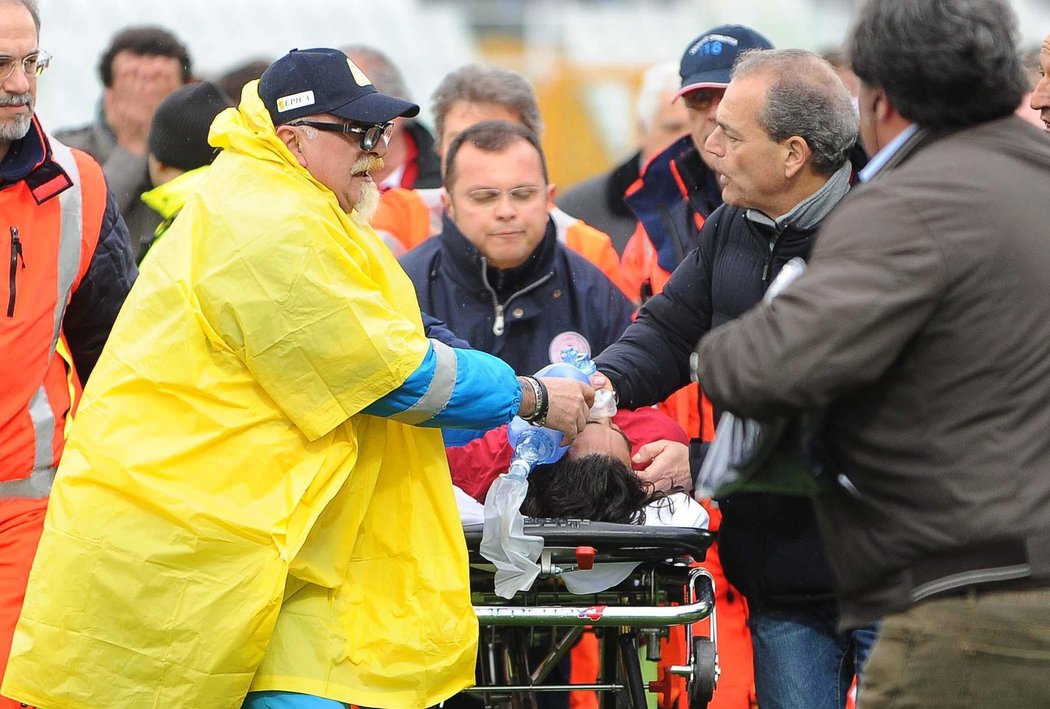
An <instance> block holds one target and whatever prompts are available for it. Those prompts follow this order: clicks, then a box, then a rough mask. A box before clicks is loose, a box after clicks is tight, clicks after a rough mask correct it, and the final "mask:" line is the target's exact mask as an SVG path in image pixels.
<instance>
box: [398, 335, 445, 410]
mask: <svg viewBox="0 0 1050 709" xmlns="http://www.w3.org/2000/svg"><path fill="white" fill-rule="evenodd" d="M430 345H431V347H433V348H434V358H435V359H436V360H437V363H436V366H435V367H434V378H433V379H431V380H430V386H429V387H427V391H426V393H425V394H423V396H421V397H419V401H417V402H416V403H415V404H413V405H412V406H411V407H410V408H408V409H405V410H404V411H402V412H401V413H399V414H395V415H393V416H391V417H390V418H392V419H394V420H395V421H400V422H401V423H407V424H410V425H416V424H419V423H423V422H424V421H429V420H430V419H432V418H434V417H435V416H436V415H438V414H439V413H441V412H442V411H444V410H445V407H446V406H448V402H449V401H450V400H451V399H452V390H453V389H455V388H456V366H457V357H456V351H455V350H454V349H452V348H451V347H449V346H448V345H446V344H445V343H443V342H438V341H437V340H431V341H430Z"/></svg>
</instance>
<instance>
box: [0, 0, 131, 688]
mask: <svg viewBox="0 0 1050 709" xmlns="http://www.w3.org/2000/svg"><path fill="white" fill-rule="evenodd" d="M39 36H40V12H39V9H38V7H37V4H36V2H35V1H33V0H2V1H0V214H2V215H3V224H2V225H0V229H2V231H0V234H2V240H3V241H4V242H6V243H5V244H4V245H3V246H0V253H2V254H3V257H4V261H6V262H7V263H8V266H9V267H8V269H6V274H5V276H6V277H5V278H3V279H0V280H2V282H3V284H4V285H3V286H0V301H2V302H0V308H3V311H4V312H3V314H2V315H0V356H2V357H3V360H4V363H5V366H6V367H7V371H8V375H7V376H5V377H4V378H3V387H2V394H0V679H2V678H3V674H4V670H5V667H6V665H7V658H8V654H9V652H10V647H11V635H12V633H13V632H14V627H15V621H16V620H17V619H18V614H19V612H20V610H21V608H22V599H23V594H24V591H25V585H26V579H27V577H28V576H29V568H30V565H31V564H32V561H33V555H34V553H35V552H36V547H37V542H38V540H39V538H40V533H41V531H42V529H43V522H44V512H45V510H46V508H47V499H48V493H49V491H50V489H51V483H52V481H53V480H54V476H55V466H57V465H58V461H59V458H60V457H61V456H62V453H63V448H64V444H65V432H66V426H67V419H68V417H69V415H70V414H71V413H72V411H73V409H74V408H75V407H76V404H77V400H78V399H79V396H80V390H81V386H82V385H83V384H84V382H85V381H87V378H88V376H89V375H90V374H91V371H92V369H93V368H94V366H95V362H96V361H97V360H98V357H99V353H100V352H101V351H102V346H103V344H104V343H105V341H106V338H107V336H108V335H109V331H110V328H111V327H112V325H113V321H114V320H115V319H116V316H117V312H118V311H119V310H120V306H121V303H123V301H124V297H125V296H126V295H127V293H128V291H129V290H130V288H131V284H132V282H133V281H134V279H135V274H136V272H135V266H134V263H133V262H132V259H131V251H130V247H129V245H128V233H127V229H126V227H125V226H124V222H123V220H122V219H121V217H120V213H119V211H118V210H117V206H116V203H115V201H114V200H113V198H112V195H110V194H109V191H108V190H107V189H106V181H105V178H104V177H103V175H102V170H101V168H100V167H99V166H98V164H97V163H96V162H95V161H94V160H92V159H91V158H90V157H88V156H87V155H86V154H84V153H82V152H80V151H76V150H70V149H69V148H68V147H66V146H65V145H63V144H61V143H59V142H58V141H56V140H54V139H52V138H50V137H49V136H48V135H47V134H46V133H45V132H44V129H43V128H42V127H41V123H40V120H39V118H38V117H37V116H36V114H35V108H36V91H37V77H38V76H40V75H41V74H42V73H43V72H44V70H45V69H46V68H47V66H48V63H49V62H50V59H51V57H50V56H49V55H48V54H47V52H45V51H43V50H41V49H40V46H39V44H38V40H39ZM17 706H19V704H18V703H17V702H12V701H10V700H8V699H2V698H0V707H4V708H7V707H17Z"/></svg>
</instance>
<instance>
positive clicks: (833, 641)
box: [748, 602, 878, 709]
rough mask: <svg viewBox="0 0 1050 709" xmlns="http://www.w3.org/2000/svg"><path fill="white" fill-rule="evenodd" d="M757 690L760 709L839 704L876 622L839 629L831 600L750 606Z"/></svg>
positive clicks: (835, 708) (838, 707) (826, 708)
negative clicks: (788, 604) (845, 630)
mask: <svg viewBox="0 0 1050 709" xmlns="http://www.w3.org/2000/svg"><path fill="white" fill-rule="evenodd" d="M748 613H749V617H748V625H749V626H750V628H751V641H752V643H753V645H754V650H755V691H756V694H757V695H758V705H759V706H760V707H762V709H842V708H843V707H844V706H846V695H847V693H848V692H849V688H850V684H852V682H853V676H854V674H856V675H858V676H859V675H860V670H861V668H863V667H864V663H865V662H866V661H867V659H868V655H869V654H870V652H871V648H872V645H874V644H875V636H876V634H877V632H878V627H877V626H875V625H869V626H866V627H864V628H858V629H857V630H854V631H852V632H850V633H841V632H839V631H838V630H837V628H836V624H837V623H838V612H837V610H836V608H835V604H834V603H830V602H829V603H827V604H816V605H806V606H758V605H757V604H756V605H755V606H750V607H749V609H748Z"/></svg>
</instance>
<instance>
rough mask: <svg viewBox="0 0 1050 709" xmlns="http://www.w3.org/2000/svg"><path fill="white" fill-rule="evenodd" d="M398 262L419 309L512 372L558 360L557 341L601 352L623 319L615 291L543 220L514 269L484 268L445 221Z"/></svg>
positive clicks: (625, 311) (625, 307)
mask: <svg viewBox="0 0 1050 709" xmlns="http://www.w3.org/2000/svg"><path fill="white" fill-rule="evenodd" d="M401 265H402V266H403V267H404V269H405V272H406V273H408V276H409V278H411V279H412V283H413V284H414V285H415V287H416V295H417V297H418V298H419V305H420V308H421V309H422V310H424V311H426V312H427V313H430V314H431V315H433V316H435V317H437V318H440V319H441V320H443V321H445V323H446V324H447V325H448V327H449V328H451V330H452V331H453V332H454V333H456V335H458V336H459V337H462V338H464V339H466V340H467V341H468V342H470V344H471V345H472V346H473V347H474V348H475V349H479V350H482V351H485V352H488V353H489V354H493V355H496V356H497V357H499V358H500V359H502V360H503V361H505V362H507V364H509V365H510V366H511V367H512V368H513V369H514V371H516V372H520V373H528V372H535V371H536V370H538V369H540V368H541V367H543V366H545V365H547V364H550V363H551V362H552V361H560V359H559V358H558V355H559V353H560V349H561V346H562V345H563V344H564V345H575V346H577V347H578V348H579V346H580V345H581V344H582V343H584V342H585V343H586V348H587V349H588V350H589V352H591V353H596V352H601V351H602V350H603V349H604V348H606V347H608V346H609V345H610V344H612V343H613V342H615V341H616V338H617V337H619V336H620V334H621V333H622V332H623V331H624V328H625V327H627V324H628V323H629V322H630V318H631V311H632V307H631V303H630V302H629V301H628V300H627V298H626V297H625V296H624V295H623V293H621V292H620V290H619V289H618V288H617V287H616V286H615V285H613V284H612V282H610V281H609V279H608V278H606V277H605V275H604V274H603V273H602V272H601V271H599V270H598V269H597V268H596V267H595V266H594V265H592V264H591V263H590V262H589V261H587V260H586V259H584V258H583V257H582V256H580V255H578V254H576V253H574V252H572V251H570V250H569V249H567V248H565V247H564V246H562V245H561V244H560V243H558V240H557V236H556V233H555V227H554V222H553V221H551V220H550V219H548V221H547V232H546V234H545V235H544V237H543V241H542V242H540V245H539V246H538V247H537V248H536V250H535V251H534V252H533V253H532V255H531V256H529V258H528V260H526V262H525V263H524V264H522V265H521V266H518V267H517V268H512V269H504V270H500V269H496V268H492V267H490V266H488V264H487V263H486V261H485V258H484V257H483V256H482V255H481V253H480V252H479V251H478V250H477V248H476V247H475V246H474V245H473V244H471V243H470V242H469V241H468V240H467V238H466V237H465V236H463V234H461V233H460V231H459V229H458V228H456V225H455V224H454V223H453V222H452V221H451V220H450V219H449V218H448V217H447V216H446V217H445V219H444V222H443V228H442V231H441V233H440V234H439V235H437V236H435V237H432V238H430V239H427V240H426V241H424V242H423V243H422V244H420V245H419V246H417V247H416V248H415V249H413V250H411V251H409V252H408V253H407V254H405V255H404V256H403V257H402V258H401ZM555 350H557V351H555Z"/></svg>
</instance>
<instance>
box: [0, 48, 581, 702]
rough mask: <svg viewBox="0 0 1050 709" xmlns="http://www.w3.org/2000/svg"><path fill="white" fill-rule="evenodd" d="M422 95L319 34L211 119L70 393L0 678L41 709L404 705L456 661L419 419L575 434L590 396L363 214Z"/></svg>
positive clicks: (443, 686)
mask: <svg viewBox="0 0 1050 709" xmlns="http://www.w3.org/2000/svg"><path fill="white" fill-rule="evenodd" d="M417 111H418V107H416V106H415V105H413V104H410V103H408V102H406V101H401V100H399V99H395V98H391V97H388V96H384V95H382V94H379V93H377V92H376V91H375V89H374V88H373V87H372V85H371V82H369V80H368V79H367V77H366V76H365V75H364V74H363V73H361V72H360V70H359V69H358V68H357V67H356V66H354V65H353V64H352V63H350V62H349V61H348V60H347V58H346V57H345V55H343V54H342V53H341V52H338V51H337V50H334V49H333V50H328V49H317V50H304V51H294V50H293V51H292V52H290V53H289V54H288V55H286V56H284V57H282V58H281V59H279V60H278V61H277V62H275V63H274V65H273V66H271V67H270V69H268V70H267V72H266V74H265V75H264V76H263V77H262V79H261V80H260V81H259V82H258V84H257V86H249V87H248V88H247V89H246V90H245V93H244V95H243V96H242V100H241V103H240V106H239V107H238V108H231V109H228V110H227V111H225V112H223V113H222V114H220V115H219V116H218V117H217V118H216V120H215V122H214V124H213V126H212V129H211V135H210V142H211V144H212V145H213V146H215V147H218V148H223V152H222V153H221V154H220V155H219V157H218V159H217V160H216V161H215V163H214V164H213V165H212V167H211V168H209V171H208V174H207V175H206V176H205V178H204V180H203V181H202V184H201V186H200V189H199V190H198V191H197V193H196V194H194V195H193V196H192V197H191V198H190V199H189V200H188V201H187V202H186V205H185V206H184V207H183V210H182V213H181V214H180V215H179V217H178V218H177V219H176V220H175V223H174V225H173V226H172V228H171V230H170V231H169V232H168V234H167V235H166V236H165V238H164V239H163V240H161V242H160V243H159V244H158V245H157V246H156V247H155V249H154V252H153V254H152V255H151V257H150V261H149V263H148V265H147V268H146V269H145V270H144V271H143V273H142V276H141V278H140V279H139V281H138V283H137V284H136V286H135V288H134V290H133V291H132V293H131V295H130V297H129V299H128V301H127V304H126V306H125V308H124V309H123V311H122V312H121V314H120V316H119V318H118V320H117V323H116V325H115V327H114V330H113V333H112V335H111V338H110V341H109V344H108V345H107V347H106V350H105V352H104V353H103V355H102V358H101V359H100V361H99V364H98V366H97V367H96V369H95V373H94V376H93V377H92V380H91V385H90V386H89V387H88V389H87V391H86V392H85V396H84V399H83V401H82V403H81V406H80V410H79V415H78V418H77V420H76V422H75V427H74V433H73V435H72V437H71V439H70V442H69V445H68V446H67V448H66V453H65V456H64V458H63V462H62V466H61V468H60V469H59V472H58V477H57V480H56V482H55V485H54V489H53V492H52V496H51V502H50V507H49V509H48V513H47V518H46V522H45V531H44V535H43V539H42V541H41V544H40V549H39V552H38V554H37V557H36V561H35V563H34V566H33V570H32V574H31V577H30V581H29V588H28V592H27V594H26V601H25V606H24V610H23V613H22V616H21V618H20V620H19V624H18V627H17V629H16V633H15V638H14V647H13V650H12V653H11V660H10V664H9V666H8V671H7V675H6V677H5V679H4V685H3V687H2V690H0V693H2V694H4V695H5V696H10V697H12V698H14V699H16V700H19V701H22V702H27V703H29V704H32V705H35V706H38V707H41V708H42V709H57V708H60V707H61V708H67V707H68V708H71V709H74V708H75V709H101V708H102V707H105V708H106V709H122V708H128V709H132V708H133V709H147V708H152V707H158V708H159V707H164V708H165V709H172V708H179V709H183V708H185V709H191V708H192V709H209V708H216V709H218V708H226V707H228V708H230V709H234V708H236V707H240V706H242V704H244V705H245V706H252V707H263V706H304V707H305V706H341V704H342V703H355V704H364V705H368V706H374V707H425V706H430V705H433V704H436V703H438V702H439V701H441V700H443V699H445V698H447V697H449V696H450V695H452V694H453V693H455V692H456V691H458V690H460V689H462V688H463V687H465V686H467V685H469V684H471V682H472V679H473V667H474V656H475V652H476V639H477V622H476V620H475V618H474V615H473V612H472V609H471V606H470V598H469V585H468V580H467V559H466V549H465V545H464V541H463V536H462V532H461V530H460V528H459V522H458V518H457V514H456V507H455V504H454V501H453V494H452V487H451V482H450V478H449V473H448V468H447V464H446V462H445V456H444V450H443V447H442V437H441V434H440V432H439V431H438V430H437V428H436V427H442V426H447V427H459V428H485V427H491V426H495V425H498V424H500V423H503V422H506V421H508V420H509V419H510V418H511V416H512V415H513V414H515V413H520V414H521V415H523V416H525V417H527V418H532V419H534V420H541V419H543V418H544V417H546V420H547V425H548V426H553V427H555V428H558V429H560V430H562V431H564V432H565V433H566V435H567V436H568V437H569V438H571V437H572V436H574V435H575V434H576V432H577V431H578V430H579V429H581V428H582V427H583V425H584V424H585V421H586V412H587V407H588V405H589V403H590V399H591V397H592V393H591V391H590V389H589V388H588V387H586V386H581V385H579V384H575V383H573V382H570V381H569V380H564V379H557V380H540V381H537V380H528V378H521V377H519V378H517V379H516V378H515V376H514V373H513V372H512V371H511V370H510V369H509V368H508V367H507V366H506V365H505V364H503V363H502V362H500V361H499V360H498V359H496V358H494V357H490V356H489V355H486V354H483V353H480V352H475V351H471V350H458V349H453V348H451V347H448V346H446V345H444V344H442V343H441V342H439V341H437V340H433V339H428V338H427V337H426V336H425V334H424V330H423V326H422V323H421V319H420V313H419V308H418V305H417V302H416V299H415V296H414V294H413V289H412V285H411V283H410V282H409V280H408V278H407V276H405V274H404V272H403V271H402V270H401V268H400V267H399V266H398V264H397V262H396V261H395V260H394V258H393V256H392V255H391V254H390V252H389V251H388V250H387V249H386V247H385V246H383V244H382V242H381V240H380V239H379V237H377V236H376V234H375V232H373V231H372V230H371V229H370V228H369V227H367V226H366V225H365V222H364V219H363V216H362V215H363V213H365V212H367V210H368V205H369V203H374V199H375V197H376V194H375V192H376V191H375V186H374V184H373V182H372V180H371V178H370V177H369V174H368V173H369V171H372V170H375V169H377V167H378V166H379V165H381V158H382V155H383V154H384V153H385V145H386V144H385V140H384V137H385V135H386V132H385V131H386V130H387V129H388V127H389V122H390V121H391V120H392V119H393V118H394V117H396V116H412V115H415V113H416V112H417ZM427 426H430V427H431V428H426V427H427ZM249 692H251V694H249ZM246 695H247V697H248V699H247V702H246V701H245V697H246Z"/></svg>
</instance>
